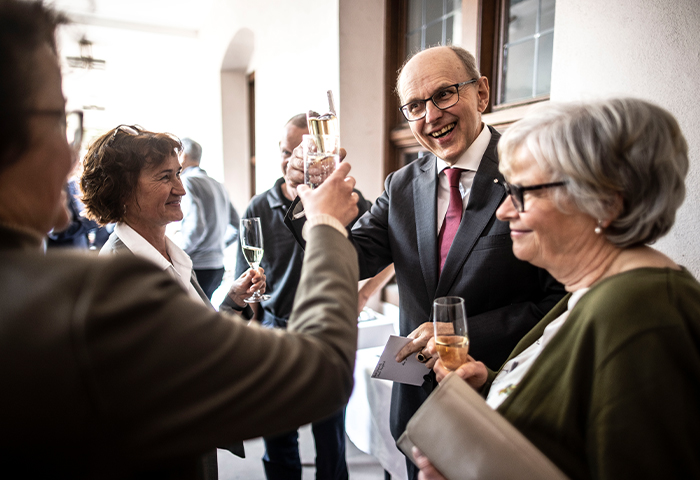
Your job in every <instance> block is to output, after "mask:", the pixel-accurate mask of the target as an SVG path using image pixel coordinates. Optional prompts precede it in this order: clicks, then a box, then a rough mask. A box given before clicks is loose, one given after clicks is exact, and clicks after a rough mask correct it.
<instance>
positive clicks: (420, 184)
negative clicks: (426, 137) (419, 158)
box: [413, 155, 438, 297]
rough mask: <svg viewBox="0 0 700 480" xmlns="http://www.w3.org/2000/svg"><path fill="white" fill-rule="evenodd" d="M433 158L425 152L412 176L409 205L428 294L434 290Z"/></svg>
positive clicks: (435, 209) (435, 227) (435, 214)
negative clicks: (417, 171) (422, 159)
mask: <svg viewBox="0 0 700 480" xmlns="http://www.w3.org/2000/svg"><path fill="white" fill-rule="evenodd" d="M435 169H436V165H435V157H434V156H433V155H429V156H428V159H427V160H426V161H425V163H424V164H423V165H422V166H421V174H420V175H419V176H417V177H416V178H414V179H413V206H414V214H415V222H416V240H417V241H418V259H419V261H420V266H421V272H422V273H423V280H424V281H425V286H426V288H427V290H428V296H430V297H432V295H433V293H434V292H435V286H436V285H437V278H438V262H437V213H436V212H437V174H436V171H435Z"/></svg>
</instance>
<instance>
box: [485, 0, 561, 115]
mask: <svg viewBox="0 0 700 480" xmlns="http://www.w3.org/2000/svg"><path fill="white" fill-rule="evenodd" d="M502 2H503V3H502V7H501V8H502V10H501V11H502V12H504V14H503V15H502V16H501V27H500V30H501V41H500V45H501V46H500V52H499V56H500V58H499V62H498V64H499V67H500V72H499V73H500V81H499V82H498V92H497V97H496V99H495V104H496V105H502V104H506V103H514V102H522V101H526V100H532V99H537V98H540V97H546V96H548V95H549V89H550V83H551V78H552V47H553V38H554V5H555V0H502Z"/></svg>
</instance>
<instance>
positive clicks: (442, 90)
mask: <svg viewBox="0 0 700 480" xmlns="http://www.w3.org/2000/svg"><path fill="white" fill-rule="evenodd" d="M478 81H479V79H478V78H472V79H471V80H467V81H466V82H461V83H455V84H454V85H447V86H446V87H442V88H440V89H439V90H438V91H437V92H435V93H433V94H432V95H431V96H430V97H428V98H426V99H425V100H413V101H410V102H408V103H406V104H404V105H401V106H400V107H399V111H400V112H401V114H402V115H403V116H404V118H405V119H406V120H408V121H409V122H417V121H418V120H420V119H421V118H425V116H426V115H427V114H428V108H427V107H426V105H427V104H428V101H431V102H433V105H435V106H436V107H437V108H438V109H440V110H447V109H448V108H450V107H454V106H455V105H457V102H459V89H460V88H461V87H463V86H464V85H469V84H470V83H475V82H478ZM452 87H455V88H456V89H457V92H456V95H457V100H455V102H454V103H452V104H450V105H446V106H444V107H441V106H440V105H438V104H437V102H436V101H435V97H436V96H437V95H439V94H440V93H442V92H444V91H445V90H447V89H448V88H452ZM418 102H422V103H423V107H424V110H423V115H421V116H420V117H418V118H413V119H411V118H408V114H407V113H406V111H405V110H404V109H406V108H408V106H409V105H410V104H412V103H418Z"/></svg>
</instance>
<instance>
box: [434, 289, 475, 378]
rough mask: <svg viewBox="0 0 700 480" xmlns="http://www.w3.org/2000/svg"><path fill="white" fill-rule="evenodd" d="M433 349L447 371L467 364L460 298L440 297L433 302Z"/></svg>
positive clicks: (467, 344) (464, 328)
mask: <svg viewBox="0 0 700 480" xmlns="http://www.w3.org/2000/svg"><path fill="white" fill-rule="evenodd" d="M433 328H434V332H435V347H436V349H437V352H438V355H439V356H440V361H441V362H442V364H443V365H444V366H445V368H446V369H448V370H453V371H454V370H456V369H457V368H459V366H460V365H462V364H464V363H467V353H468V352H469V336H468V335H467V314H466V312H465V310H464V300H463V299H462V298H461V297H440V298H436V299H435V301H434V302H433Z"/></svg>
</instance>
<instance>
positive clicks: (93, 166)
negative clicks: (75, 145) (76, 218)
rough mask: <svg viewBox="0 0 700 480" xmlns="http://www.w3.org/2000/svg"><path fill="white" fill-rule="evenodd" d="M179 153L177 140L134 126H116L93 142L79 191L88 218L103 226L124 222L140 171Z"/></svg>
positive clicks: (87, 156) (174, 137)
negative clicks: (81, 192) (126, 205)
mask: <svg viewBox="0 0 700 480" xmlns="http://www.w3.org/2000/svg"><path fill="white" fill-rule="evenodd" d="M181 151H182V144H181V143H180V140H179V139H178V138H177V137H176V136H175V135H172V134H169V133H155V132H149V131H147V130H144V129H143V128H141V127H139V126H137V125H131V126H126V125H120V126H118V127H117V128H114V129H112V130H110V131H109V132H107V133H105V134H104V135H102V136H101V137H100V138H98V139H97V140H95V141H94V142H93V143H92V145H90V148H89V149H88V152H87V155H85V160H84V161H83V167H84V168H83V175H82V177H81V179H80V188H81V190H82V191H83V198H82V201H83V203H84V204H85V209H86V211H87V214H88V217H89V218H91V219H93V220H95V221H97V222H98V223H100V224H102V225H105V224H108V223H115V222H119V221H122V220H123V219H124V213H125V207H124V205H125V204H126V203H127V200H128V199H130V198H132V197H134V195H135V194H136V187H137V185H138V182H139V176H140V175H141V171H142V170H143V169H144V168H146V167H150V166H155V167H158V166H159V165H162V164H163V163H164V162H165V161H166V160H167V159H168V158H170V156H171V155H179V154H180V152H181Z"/></svg>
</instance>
